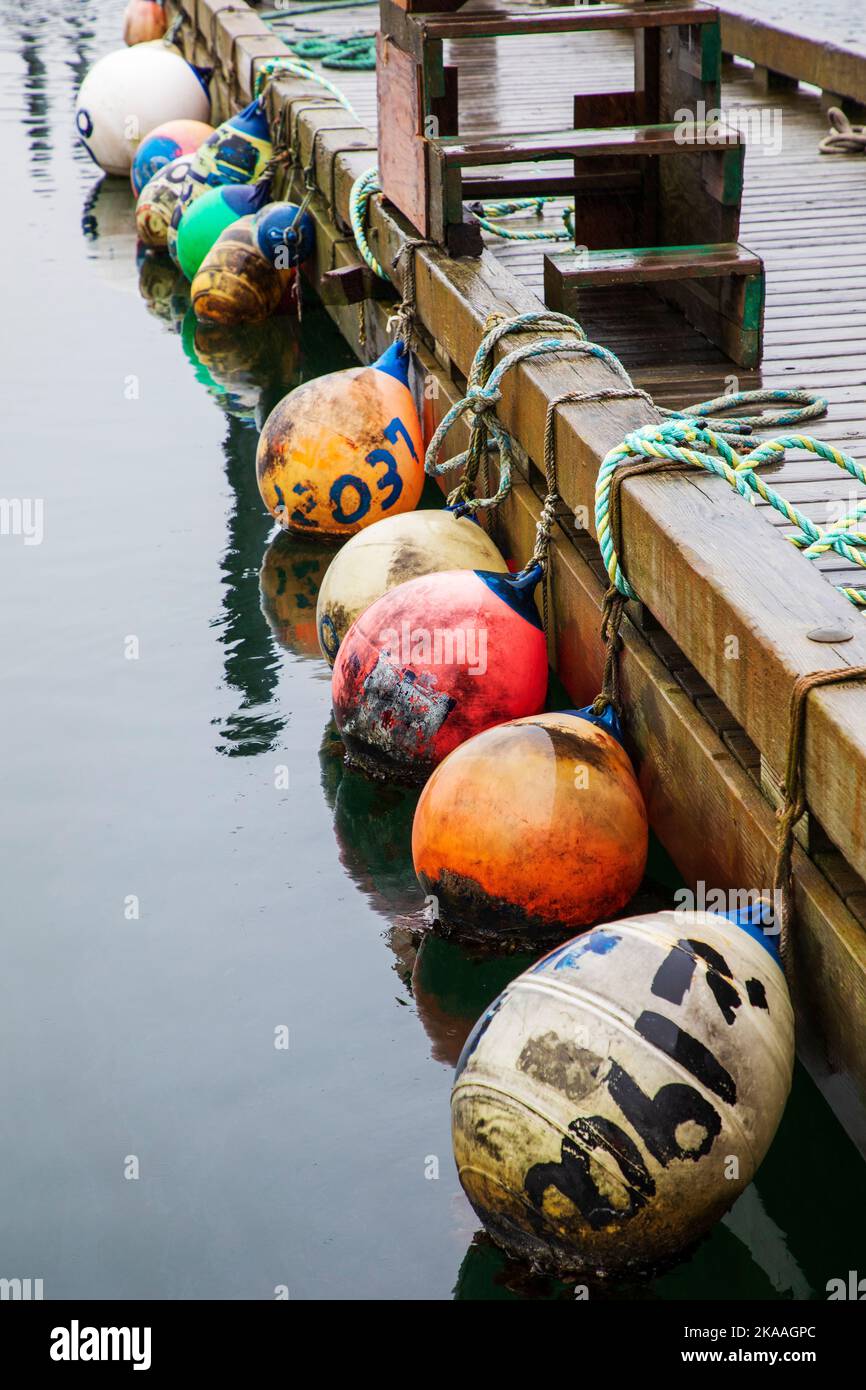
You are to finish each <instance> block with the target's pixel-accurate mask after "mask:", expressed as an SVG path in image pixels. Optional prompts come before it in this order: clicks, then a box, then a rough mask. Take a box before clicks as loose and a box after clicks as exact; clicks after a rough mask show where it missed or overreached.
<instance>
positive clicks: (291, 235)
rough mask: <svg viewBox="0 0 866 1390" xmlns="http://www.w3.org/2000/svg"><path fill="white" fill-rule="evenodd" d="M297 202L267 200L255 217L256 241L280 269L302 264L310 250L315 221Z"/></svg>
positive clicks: (314, 231) (267, 257) (268, 258)
mask: <svg viewBox="0 0 866 1390" xmlns="http://www.w3.org/2000/svg"><path fill="white" fill-rule="evenodd" d="M299 212H300V208H299V207H298V205H297V203H285V202H279V203H270V204H269V206H268V207H266V208H263V209H262V211H261V212H260V213H259V215H258V217H257V218H256V227H255V235H256V244H257V246H258V248H259V250H260V251H261V253H262V255H263V256H264V257H265V258H266V259H267V260H269V261H270V263H271V265H273V266H276V267H277V268H278V269H280V270H287V269H289V268H290V267H292V266H298V265H302V264H303V262H304V261H305V260H306V259H307V257H308V256H310V255H311V254H312V251H313V246H314V244H315V238H316V224H315V222H314V221H313V219H312V217H311V216H310V214H309V213H308V212H301V215H300V217H299V216H298V213H299Z"/></svg>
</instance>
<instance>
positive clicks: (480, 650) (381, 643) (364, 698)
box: [331, 565, 547, 782]
mask: <svg viewBox="0 0 866 1390" xmlns="http://www.w3.org/2000/svg"><path fill="white" fill-rule="evenodd" d="M540 578H541V568H540V566H538V565H534V566H533V567H532V569H530V570H528V571H526V572H524V573H522V574H519V575H509V574H495V573H491V572H490V571H485V570H448V571H445V572H444V573H440V574H429V575H422V576H420V577H419V578H418V579H410V580H409V581H408V582H407V583H406V584H400V585H399V586H398V587H397V588H396V589H391V590H390V591H389V592H388V593H386V594H384V595H383V597H382V598H380V599H377V601H376V602H375V603H374V604H372V605H371V607H370V608H368V609H367V610H366V612H364V613H362V614H361V616H360V617H359V618H358V619H357V621H356V622H354V623H353V624H352V626H351V627H350V629H349V631H348V632H347V633H346V636H345V638H344V639H343V641H342V643H341V644H340V649H339V651H338V653H337V659H336V661H335V663H334V673H333V679H332V682H331V695H332V700H333V705H334V717H335V719H336V721H337V727H338V729H339V730H340V735H341V737H342V739H343V742H344V744H345V745H346V752H347V756H348V760H349V761H350V762H354V763H357V764H359V765H360V766H362V767H364V768H366V769H367V770H368V771H370V772H373V773H375V774H378V775H383V774H390V775H392V776H395V777H398V778H401V779H403V780H408V781H413V782H415V781H422V780H423V779H424V778H425V777H426V776H428V775H429V773H430V771H431V770H432V769H433V767H435V765H436V764H437V763H438V762H441V760H442V759H443V758H444V757H445V755H446V754H447V753H450V752H451V750H452V749H453V748H456V747H457V745H458V744H460V743H463V742H465V740H466V739H468V738H471V737H472V735H473V734H477V733H480V732H481V730H482V729H487V728H489V727H490V726H491V725H492V724H499V723H501V722H502V721H503V720H505V719H514V718H517V717H519V716H520V715H524V714H537V713H538V712H539V711H540V710H541V709H542V707H543V705H544V698H545V694H546V691H547V642H546V640H545V636H544V632H543V630H542V627H541V623H540V621H539V617H538V612H537V610H536V607H535V600H534V597H533V595H534V591H535V588H536V586H537V584H538V581H539V579H540Z"/></svg>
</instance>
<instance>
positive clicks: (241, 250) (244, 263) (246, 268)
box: [191, 217, 295, 325]
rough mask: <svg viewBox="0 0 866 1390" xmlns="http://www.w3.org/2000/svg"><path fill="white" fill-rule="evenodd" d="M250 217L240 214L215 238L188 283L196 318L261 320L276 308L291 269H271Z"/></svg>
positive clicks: (255, 321)
mask: <svg viewBox="0 0 866 1390" xmlns="http://www.w3.org/2000/svg"><path fill="white" fill-rule="evenodd" d="M252 225H253V219H252V217H241V218H239V219H238V221H237V222H233V223H232V224H231V226H230V227H226V229H225V231H224V232H223V233H222V234H221V235H220V236H219V237H218V238H217V241H216V243H215V245H214V246H213V247H212V248H211V250H210V251H209V252H208V254H207V255H206V256H205V258H204V260H203V262H202V264H201V267H200V269H199V271H198V274H197V275H196V277H195V279H194V280H193V282H192V291H191V293H192V307H193V309H194V310H195V316H196V318H197V319H204V320H207V321H208V322H210V323H223V324H227V325H228V324H238V323H261V322H262V321H263V320H264V319H266V318H269V317H270V315H271V314H273V313H275V312H276V310H277V308H278V307H279V304H280V301H281V299H282V298H283V295H284V294H285V293H286V290H287V288H288V284H289V281H290V279H291V277H292V276H294V274H295V272H294V271H293V270H274V268H273V266H272V265H271V264H270V262H269V261H266V260H265V258H264V256H263V255H262V254H261V252H260V251H259V249H258V247H257V246H256V243H255V238H254V237H253V234H252Z"/></svg>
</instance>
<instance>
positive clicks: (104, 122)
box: [75, 39, 210, 174]
mask: <svg viewBox="0 0 866 1390" xmlns="http://www.w3.org/2000/svg"><path fill="white" fill-rule="evenodd" d="M209 115H210V99H209V97H208V94H207V90H206V88H205V85H204V81H203V79H202V77H201V76H200V74H199V73H198V72H197V71H196V69H195V68H193V67H192V66H191V65H190V64H189V63H187V62H186V60H185V59H184V58H183V57H182V56H181V54H180V53H179V52H178V50H177V49H176V48H174V47H172V45H171V44H167V43H165V42H164V41H163V40H162V39H157V40H156V41H155V42H153V43H139V44H136V45H135V47H134V48H119V49H118V50H117V52H115V53H109V54H107V56H106V57H105V58H100V60H99V62H97V63H94V65H93V67H92V68H91V69H90V71H89V72H88V74H87V76H86V77H85V79H84V81H83V82H82V84H81V89H80V91H79V93H78V100H77V103H76V111H75V125H76V128H77V130H78V136H79V139H80V140H81V143H82V144H83V145H84V147H85V149H86V150H87V153H88V154H89V155H90V157H91V159H93V161H94V162H95V163H96V164H98V165H99V167H100V168H101V169H104V170H105V172H106V173H107V174H128V173H129V170H130V167H131V165H132V161H133V157H134V155H135V152H136V150H137V149H138V145H139V142H140V140H141V138H142V136H143V135H146V134H147V132H148V131H151V130H153V129H154V127H155V126H158V125H162V124H163V122H165V121H171V120H189V121H203V122H204V121H207V119H208V116H209Z"/></svg>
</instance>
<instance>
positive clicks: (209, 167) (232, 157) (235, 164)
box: [167, 99, 274, 264]
mask: <svg viewBox="0 0 866 1390" xmlns="http://www.w3.org/2000/svg"><path fill="white" fill-rule="evenodd" d="M273 152H274V150H273V145H272V144H271V130H270V126H269V124H268V118H267V114H266V112H265V108H264V105H263V103H262V102H261V101H260V100H258V99H256V100H255V101H251V102H250V104H249V105H248V106H245V107H244V109H243V111H238V112H237V113H236V114H235V115H234V116H229V118H228V120H226V121H223V123H222V125H220V126H217V128H216V130H215V131H214V133H213V135H210V136H209V137H208V138H207V140H205V141H204V143H203V144H201V145H199V147H198V149H197V150H196V152H195V155H194V156H193V161H192V164H191V165H190V169H189V173H188V174H187V176H186V179H185V181H184V186H183V188H182V190H181V194H180V197H179V199H178V201H177V205H176V207H175V209H174V214H173V216H172V219H171V225H170V227H169V230H168V241H167V245H168V253H169V255H170V256H171V258H172V260H173V261H175V262H176V263H177V264H180V262H179V261H178V256H177V238H178V233H179V230H180V224H181V221H182V219H183V217H184V216H185V214H186V211H187V209H188V208H189V207H190V206H191V204H193V203H194V202H195V201H196V200H197V199H198V198H200V197H201V196H202V194H203V193H206V192H207V190H208V189H209V188H220V187H222V186H223V185H224V184H245V183H255V181H256V180H257V179H258V178H260V177H261V175H262V174H263V173H264V172H265V169H266V167H267V165H268V163H269V161H270V159H271V156H272V155H273Z"/></svg>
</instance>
